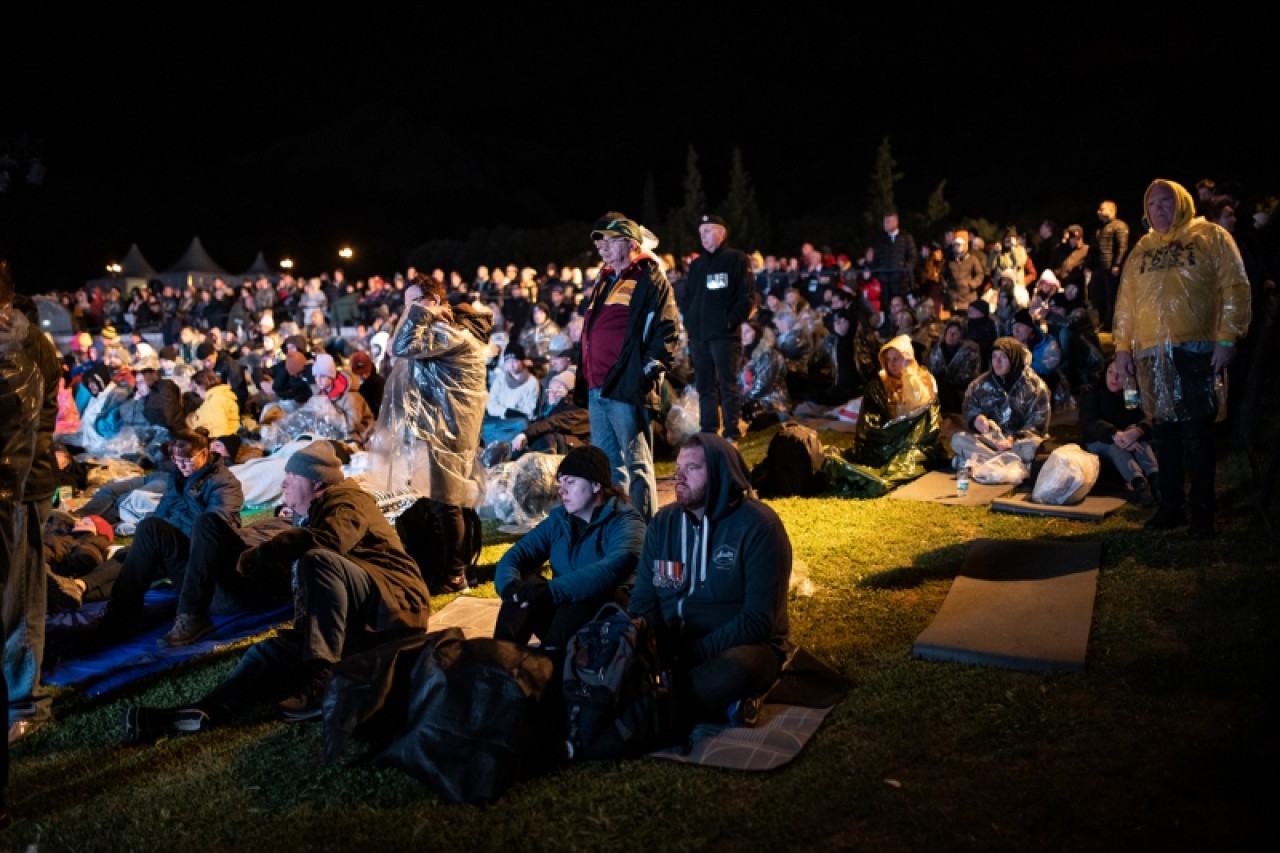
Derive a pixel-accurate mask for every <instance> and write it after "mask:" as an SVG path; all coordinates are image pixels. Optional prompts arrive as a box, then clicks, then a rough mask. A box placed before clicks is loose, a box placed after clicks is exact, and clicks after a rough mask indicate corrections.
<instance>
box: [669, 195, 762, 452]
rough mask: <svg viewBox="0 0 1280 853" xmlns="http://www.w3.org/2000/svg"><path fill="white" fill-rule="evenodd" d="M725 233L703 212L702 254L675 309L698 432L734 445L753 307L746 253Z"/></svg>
mask: <svg viewBox="0 0 1280 853" xmlns="http://www.w3.org/2000/svg"><path fill="white" fill-rule="evenodd" d="M728 235H729V228H728V226H727V225H726V224H725V221H724V219H722V218H720V217H719V216H715V215H713V214H706V215H704V216H703V217H702V218H701V219H700V220H699V222H698V239H699V240H701V241H702V248H703V249H705V250H706V253H705V254H702V255H699V256H698V257H697V258H696V259H695V260H694V261H693V263H692V264H690V265H689V277H688V282H687V284H686V285H685V292H684V304H683V305H681V306H680V312H681V315H682V317H683V319H684V327H685V329H686V330H687V331H688V332H689V358H690V360H691V361H692V362H693V375H694V383H695V385H696V387H697V389H698V407H699V410H700V421H701V427H702V432H707V433H712V434H720V435H722V436H723V437H724V438H725V439H727V440H728V441H729V442H730V443H732V444H736V443H737V442H738V438H739V437H740V435H741V431H740V429H739V426H738V418H739V416H740V414H741V411H742V389H741V388H740V387H739V385H738V381H739V380H738V374H739V373H740V372H741V371H742V338H741V336H740V330H741V327H742V324H743V322H744V321H746V319H747V318H748V317H750V316H751V310H752V308H754V307H755V277H754V276H753V275H752V274H751V259H750V258H749V257H748V256H747V253H746V252H743V251H741V250H740V249H734V248H732V247H730V246H728V245H726V243H725V239H726V238H727V237H728Z"/></svg>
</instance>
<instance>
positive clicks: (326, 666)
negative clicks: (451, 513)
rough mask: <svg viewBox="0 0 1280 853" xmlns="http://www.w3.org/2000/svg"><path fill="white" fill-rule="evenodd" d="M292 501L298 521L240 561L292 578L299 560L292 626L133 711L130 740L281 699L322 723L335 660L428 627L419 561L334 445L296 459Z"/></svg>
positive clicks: (290, 475)
mask: <svg viewBox="0 0 1280 853" xmlns="http://www.w3.org/2000/svg"><path fill="white" fill-rule="evenodd" d="M284 503H285V508H286V511H285V512H284V515H286V516H288V517H289V518H290V519H291V523H292V525H293V526H291V527H290V528H289V529H287V530H285V531H284V532H281V533H279V534H277V535H276V536H275V537H273V538H272V539H270V540H268V541H266V542H263V543H261V544H259V545H255V546H253V547H245V548H244V549H243V550H241V551H240V553H239V555H238V557H237V558H236V559H235V560H234V561H233V565H234V567H235V568H234V571H235V572H236V573H237V574H239V575H241V576H242V577H244V578H254V577H256V576H258V575H262V574H267V575H272V576H275V575H280V574H283V576H284V577H285V578H288V576H289V567H290V566H293V565H294V564H295V563H296V575H297V589H296V592H295V595H294V601H295V606H296V608H297V609H296V611H295V616H294V623H293V627H291V628H286V629H284V630H281V631H279V632H278V633H277V634H276V635H275V636H273V637H269V638H268V639H265V640H263V641H261V642H259V643H256V644H255V645H253V646H251V647H250V648H249V650H248V651H247V652H245V654H244V657H242V658H241V659H240V662H239V663H238V664H237V665H236V668H235V669H234V670H232V672H231V674H230V675H229V676H227V679H226V680H225V681H223V682H222V683H221V684H219V685H218V686H217V687H215V688H214V689H213V690H212V691H210V692H209V693H208V694H207V695H205V696H204V697H202V698H201V699H199V700H197V701H196V702H194V703H192V704H190V705H184V706H181V707H178V708H171V709H161V708H141V707H133V708H129V709H127V710H126V712H125V718H124V724H125V734H126V736H127V737H128V738H129V739H130V740H133V741H139V742H146V741H151V740H155V739H156V738H159V737H162V736H165V735H169V734H181V733H192V732H199V731H203V730H205V729H206V728H208V727H210V726H215V725H222V724H224V723H226V722H229V721H230V720H231V719H233V718H234V717H235V716H237V715H238V714H240V713H242V712H244V711H245V710H247V709H248V708H250V707H252V706H254V705H257V704H261V703H266V702H273V701H279V705H278V708H279V712H280V714H281V716H282V717H283V719H284V720H285V721H286V722H301V721H303V720H315V719H319V718H320V717H321V716H322V714H323V707H322V703H323V699H324V693H325V689H326V688H327V686H328V684H329V679H330V677H331V676H332V674H333V667H334V665H335V664H337V663H338V662H339V661H341V660H342V659H343V658H345V657H348V656H350V655H354V654H357V653H359V652H361V651H366V650H368V649H371V648H373V647H375V646H378V645H381V644H383V643H385V642H388V641H390V640H393V639H397V638H401V637H405V636H408V635H409V634H413V633H421V632H425V631H426V630H427V624H428V621H429V619H430V615H431V601H430V596H429V594H428V593H427V586H426V583H425V582H424V581H423V579H422V575H421V574H420V573H419V571H418V565H417V563H415V562H414V561H413V558H412V557H410V556H409V555H408V554H407V553H406V552H405V550H404V547H403V546H402V545H401V543H400V537H399V536H397V535H396V532H395V529H394V528H392V526H391V523H390V522H389V521H387V519H386V517H385V516H384V515H383V514H382V513H381V512H380V511H379V510H378V506H377V503H376V502H375V501H374V498H373V495H371V494H369V493H368V492H366V491H364V490H363V489H362V488H360V486H359V485H358V484H357V483H355V482H354V481H352V480H349V479H346V478H345V477H344V475H343V472H342V466H341V465H340V464H339V463H338V457H337V456H336V455H335V454H334V451H333V447H332V445H330V444H329V443H328V442H327V441H316V442H313V443H312V444H310V445H308V446H306V447H304V448H302V449H300V450H298V451H297V452H295V453H294V454H293V455H292V456H290V457H289V462H288V463H287V464H286V466H285V478H284ZM280 700H283V701H280Z"/></svg>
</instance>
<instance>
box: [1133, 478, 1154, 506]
mask: <svg viewBox="0 0 1280 853" xmlns="http://www.w3.org/2000/svg"><path fill="white" fill-rule="evenodd" d="M1132 485H1133V499H1134V500H1135V501H1137V503H1138V506H1140V507H1144V508H1146V509H1150V508H1151V507H1153V506H1155V505H1156V496H1155V495H1154V494H1152V492H1151V483H1150V482H1148V481H1147V478H1146V477H1134V478H1133V483H1132Z"/></svg>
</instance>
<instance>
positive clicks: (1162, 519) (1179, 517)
mask: <svg viewBox="0 0 1280 853" xmlns="http://www.w3.org/2000/svg"><path fill="white" fill-rule="evenodd" d="M1186 523H1187V514H1186V512H1184V511H1183V510H1180V509H1169V508H1168V507H1160V509H1158V510H1156V514H1155V515H1153V516H1151V518H1150V519H1148V521H1147V523H1146V524H1144V525H1143V529H1144V530H1173V529H1174V528H1175V527H1181V526H1182V525H1184V524H1186Z"/></svg>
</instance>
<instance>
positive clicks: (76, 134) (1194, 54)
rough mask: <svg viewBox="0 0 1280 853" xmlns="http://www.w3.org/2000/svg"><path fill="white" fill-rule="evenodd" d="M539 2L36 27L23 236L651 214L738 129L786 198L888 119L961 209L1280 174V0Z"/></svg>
mask: <svg viewBox="0 0 1280 853" xmlns="http://www.w3.org/2000/svg"><path fill="white" fill-rule="evenodd" d="M533 5H534V4H524V5H522V6H519V7H516V9H517V11H513V10H511V9H508V8H506V7H501V6H492V5H490V6H484V7H468V8H469V9H470V11H465V12H459V11H456V10H455V11H449V12H447V13H445V12H441V11H439V10H438V7H436V8H437V11H436V12H435V13H434V14H435V15H436V16H437V17H436V18H434V19H432V18H428V17H426V15H427V13H426V12H423V13H416V14H411V15H410V16H408V17H397V18H395V19H387V20H381V21H369V20H365V19H341V18H332V19H323V18H321V19H315V18H311V19H308V20H307V21H305V22H299V21H286V20H284V19H282V18H281V19H274V20H272V19H266V18H264V17H263V16H262V13H259V12H254V13H253V14H248V13H246V14H244V15H232V14H231V13H229V12H227V11H226V9H224V8H223V7H218V8H216V9H214V8H210V9H208V10H202V11H199V12H184V13H183V14H184V15H185V14H196V15H197V17H196V18H194V19H186V20H184V19H176V18H175V19H172V20H169V19H165V20H158V21H145V22H143V21H136V22H121V21H120V20H119V19H118V18H112V19H111V20H106V19H103V20H89V19H85V18H76V19H75V20H74V21H72V22H60V23H59V26H58V27H57V28H56V29H54V28H51V27H50V25H49V23H48V22H46V24H45V25H44V26H32V27H29V28H27V29H25V30H24V29H22V28H21V27H19V28H15V29H14V30H13V31H12V32H13V34H15V35H16V34H17V33H19V32H21V33H22V34H23V36H22V37H20V38H16V39H15V41H16V42H18V43H17V44H16V45H15V48H16V49H14V50H9V51H6V52H4V53H3V54H0V63H3V72H4V79H5V81H6V86H5V88H6V90H7V91H6V92H5V96H4V97H5V101H6V103H5V107H4V109H3V110H2V111H0V142H4V143H6V144H8V147H9V148H11V149H12V147H13V142H14V140H17V139H21V138H29V139H31V140H33V141H34V143H35V148H36V150H38V151H39V152H40V153H41V154H42V155H43V162H44V165H45V169H46V171H45V177H44V181H43V183H42V184H41V185H40V186H38V187H37V186H31V185H29V184H26V183H25V182H23V181H21V180H18V181H16V182H15V183H14V184H13V185H11V186H10V188H9V190H8V191H6V192H4V193H0V251H3V252H4V253H5V254H6V255H8V256H9V257H10V258H11V261H12V263H13V265H14V269H15V272H16V273H17V275H18V277H19V282H20V285H21V286H22V287H23V289H25V290H30V291H36V292H38V291H42V290H47V289H53V288H69V287H74V286H77V285H78V284H79V283H81V282H83V280H85V279H87V278H92V277H95V276H99V275H102V274H103V268H104V265H105V264H106V263H107V262H109V261H111V260H113V259H118V258H120V257H121V256H123V255H124V253H125V252H126V251H127V250H128V248H129V246H130V245H131V244H134V243H136V244H137V245H138V246H139V248H140V249H141V250H142V253H143V255H144V256H145V257H146V258H147V260H148V261H150V263H151V264H152V265H153V266H155V267H156V268H157V269H159V270H163V269H165V268H166V267H168V266H169V265H171V264H172V263H173V262H174V261H175V260H177V259H178V257H179V256H180V255H181V254H182V253H183V252H184V251H185V249H186V247H187V245H188V244H189V243H190V242H191V239H192V238H193V237H199V238H200V240H201V242H202V243H203V245H204V246H205V248H206V249H207V250H208V252H209V253H210V255H211V256H212V257H213V258H214V259H215V260H216V261H218V262H219V263H221V264H222V265H223V266H224V267H225V268H227V270H228V271H229V272H230V273H232V274H235V273H237V272H240V271H241V270H243V269H245V268H246V267H248V266H249V265H250V264H251V263H252V261H253V260H254V258H255V257H256V255H257V254H258V252H263V253H264V255H265V257H266V258H267V260H268V261H269V262H271V263H273V264H274V263H275V262H276V261H278V260H279V258H281V257H283V256H286V255H288V256H292V257H294V258H295V259H297V260H298V262H299V264H300V271H301V272H303V273H304V274H317V273H319V272H320V271H322V270H324V269H332V268H333V267H334V266H336V265H337V258H336V254H335V253H336V249H337V247H338V246H339V245H340V244H342V243H344V242H349V243H351V244H353V245H355V246H357V247H358V248H359V249H362V250H363V251H364V258H365V259H366V261H368V259H369V258H371V257H372V258H377V259H379V261H380V263H379V266H380V267H381V268H379V269H373V270H357V272H360V273H362V274H367V273H370V272H381V273H383V274H389V273H391V272H393V271H395V269H398V268H402V265H403V263H404V259H405V258H407V255H408V252H409V251H410V250H412V249H413V248H414V247H416V246H418V245H421V244H422V243H425V242H427V241H428V240H431V239H436V238H456V239H465V238H466V237H467V235H468V234H470V233H471V232H472V231H473V230H475V229H480V228H493V227H498V226H507V227H512V228H521V227H526V228H536V227H544V226H550V225H555V224H558V223H563V222H567V221H581V222H589V221H590V220H592V219H594V218H595V217H596V216H597V215H599V214H600V213H601V212H603V211H604V210H606V209H611V208H616V209H622V210H624V211H628V212H632V211H634V213H633V215H638V214H639V211H640V208H641V204H642V200H643V195H642V194H643V188H644V185H645V181H646V178H647V177H648V176H649V175H652V176H653V179H654V181H655V186H656V189H657V195H658V202H659V206H660V207H661V208H662V209H663V210H666V209H668V208H671V207H675V206H678V205H679V204H680V202H681V201H682V192H683V191H682V185H681V184H682V180H683V177H684V170H685V156H686V151H687V149H688V147H689V146H690V145H692V146H693V147H694V149H695V151H696V152H697V153H698V155H699V166H700V169H701V172H702V175H703V180H704V185H705V189H706V191H707V195H708V196H709V197H710V199H711V201H712V202H713V203H714V202H715V201H717V200H719V199H721V198H722V197H723V195H724V193H725V190H726V183H727V180H726V179H727V175H728V170H729V161H730V154H731V151H732V149H733V148H734V147H735V146H736V147H738V148H740V149H741V151H742V153H743V156H744V161H745V166H746V168H747V170H748V172H749V173H750V174H751V176H752V178H753V180H754V183H755V188H756V194H757V198H758V200H759V201H760V203H761V206H762V207H763V208H764V210H765V211H766V212H767V213H768V214H769V215H770V216H771V217H772V218H773V219H774V220H775V221H776V220H783V219H796V218H801V217H804V216H807V215H813V216H830V215H833V214H836V213H838V212H840V211H847V210H849V209H853V210H860V209H861V208H862V206H863V203H864V201H865V197H866V188H867V185H868V181H869V176H870V173H871V168H872V165H873V159H874V154H875V151H876V148H877V146H878V145H879V143H880V141H881V140H882V139H883V138H884V137H885V136H888V137H889V139H890V143H891V146H892V150H893V154H894V157H895V160H896V161H897V169H898V171H900V172H902V173H903V174H904V176H905V177H904V179H903V180H902V181H901V182H900V183H899V184H898V185H897V186H896V197H897V201H898V204H899V206H900V207H901V208H903V209H904V210H906V209H911V208H917V209H919V208H922V207H923V206H924V204H925V201H926V199H927V197H928V195H929V193H930V192H931V191H932V190H933V189H934V188H935V187H936V186H937V185H938V184H939V183H940V182H942V181H944V180H945V181H946V182H947V183H946V198H947V199H948V200H949V201H950V203H951V205H952V215H953V217H955V218H957V219H958V218H960V217H963V216H979V217H985V218H987V219H990V220H993V221H996V222H1001V223H1003V222H1008V221H1014V222H1017V223H1018V224H1020V225H1021V226H1023V227H1024V228H1027V229H1032V228H1033V227H1034V225H1035V223H1036V222H1038V219H1039V218H1040V217H1042V216H1044V215H1050V216H1053V217H1054V218H1055V219H1057V220H1058V221H1059V222H1060V223H1063V224H1065V223H1066V222H1069V221H1079V222H1082V223H1084V224H1086V225H1087V226H1092V224H1093V222H1094V218H1093V211H1094V210H1095V209H1096V207H1097V203H1098V201H1100V200H1102V199H1103V198H1114V199H1115V200H1117V202H1118V203H1119V206H1120V215H1121V218H1124V219H1127V220H1128V221H1129V222H1130V223H1131V225H1136V224H1137V222H1138V220H1139V218H1140V211H1139V210H1138V206H1139V205H1140V202H1141V196H1142V191H1143V189H1144V188H1145V186H1146V185H1147V183H1149V181H1150V180H1151V178H1153V177H1156V176H1160V177H1167V178H1172V179H1174V180H1180V181H1182V182H1184V183H1186V184H1187V185H1188V186H1189V185H1190V184H1192V183H1194V182H1195V180H1196V179H1198V178H1201V177H1206V176H1208V177H1214V178H1215V179H1217V180H1219V181H1222V180H1235V181H1238V182H1240V184H1241V185H1242V187H1243V188H1244V189H1245V192H1246V195H1247V196H1248V198H1250V199H1254V198H1260V197H1263V196H1266V195H1272V194H1280V158H1278V157H1277V156H1276V144H1275V134H1274V130H1271V129H1268V127H1266V124H1267V123H1268V116H1269V115H1273V114H1274V111H1275V109H1274V103H1275V94H1276V91H1275V90H1276V82H1277V78H1276V75H1275V69H1274V61H1273V60H1265V59H1262V58H1260V57H1263V56H1266V55H1268V54H1260V53H1258V52H1257V51H1255V50H1254V49H1253V48H1250V47H1248V46H1246V45H1245V44H1243V43H1244V42H1250V41H1252V40H1253V36H1252V35H1251V32H1252V29H1265V28H1261V27H1259V26H1257V25H1256V22H1255V25H1254V26H1253V28H1252V29H1251V28H1250V25H1249V23H1248V22H1247V21H1245V20H1231V21H1225V20H1224V21H1214V20H1212V19H1205V20H1187V19H1177V20H1173V21H1166V20H1163V19H1160V20H1158V21H1157V22H1155V23H1149V22H1146V21H1134V22H1132V23H1130V24H1126V25H1123V26H1120V25H1117V24H1115V23H1114V22H1113V21H1114V18H1115V17H1116V13H1115V12H1114V10H1112V11H1111V12H1109V13H1108V14H1106V15H1105V16H1104V17H1105V19H1106V20H1107V21H1109V22H1112V23H1109V24H1108V26H1110V27H1112V31H1111V32H1109V33H1102V32H1101V30H1102V25H1101V23H1100V21H1101V20H1102V19H1103V17H1099V16H1102V12H1101V11H1100V10H1102V9H1109V8H1110V7H1109V6H1103V7H1099V9H1098V10H1094V12H1089V11H1088V10H1087V8H1085V7H1083V6H1081V7H1079V8H1078V9H1073V10H1072V11H1070V12H1065V11H1064V12H1062V13H1058V12H1055V16H1057V15H1060V17H1055V19H1054V20H1052V21H1037V20H1034V19H1032V18H1029V17H1027V13H1025V12H1018V13H1015V14H1010V15H1005V14H1004V13H1003V12H1001V11H1000V10H999V9H995V10H993V12H991V13H989V14H988V13H973V16H972V18H970V19H964V20H957V19H956V17H955V16H954V15H952V14H950V13H946V14H940V13H927V12H921V11H919V10H916V11H904V12H895V13H887V12H883V11H880V12H877V11H874V10H865V9H863V10H861V11H858V10H854V9H852V8H851V9H850V10H849V11H847V12H844V13H841V14H845V15H850V16H856V17H850V18H849V19H848V20H833V19H831V18H830V17H828V16H829V15H830V14H831V13H830V11H829V10H828V9H827V7H816V8H817V9H819V10H821V11H820V12H812V13H804V12H803V10H804V9H805V8H807V7H805V6H804V4H788V10H789V11H788V12H786V13H784V14H787V15H790V16H791V17H790V18H787V19H779V18H778V17H776V16H777V15H778V14H779V13H777V12H776V11H774V10H772V9H769V10H768V13H767V14H766V13H764V12H761V13H755V12H749V10H748V7H743V6H736V7H729V8H732V9H733V10H734V11H733V14H732V15H730V16H713V15H711V14H710V13H707V12H698V13H692V14H691V13H688V12H684V13H681V16H680V17H673V16H666V15H664V14H660V13H662V12H664V10H663V9H662V8H660V7H648V6H626V7H610V8H608V9H604V8H600V7H582V9H586V10H589V11H581V10H579V11H577V12H571V11H569V10H568V9H569V7H568V4H564V5H558V6H556V7H554V8H553V9H550V8H543V7H542V6H541V5H539V6H538V7H536V8H533ZM574 8H577V7H574ZM1055 8H1056V7H1055ZM796 10H799V11H796ZM214 12H216V14H217V15H219V16H220V17H217V18H211V19H202V18H200V17H199V16H200V15H205V14H209V13H214ZM930 14H932V15H933V16H934V17H932V18H931V17H930ZM548 15H550V16H552V17H551V18H550V19H548V17H547V16H548ZM1222 32H1229V33H1232V35H1231V36H1230V37H1225V38H1224V37H1223V36H1221V35H1212V34H1213V33H1219V34H1220V33H1222ZM27 36H30V38H27ZM1179 81H1180V82H1179ZM15 82H16V84H17V85H12V84H13V83H15ZM659 236H662V235H661V234H659ZM924 236H933V235H924ZM584 241H585V235H584ZM744 248H761V249H762V250H764V251H771V250H772V251H774V252H777V253H781V254H795V251H796V249H797V247H794V246H772V247H744ZM838 248H840V249H842V250H853V251H856V250H857V249H858V248H860V247H857V246H844V247H838ZM503 260H504V259H501V258H495V259H494V261H496V262H503ZM548 260H559V259H555V258H549V259H548Z"/></svg>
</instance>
